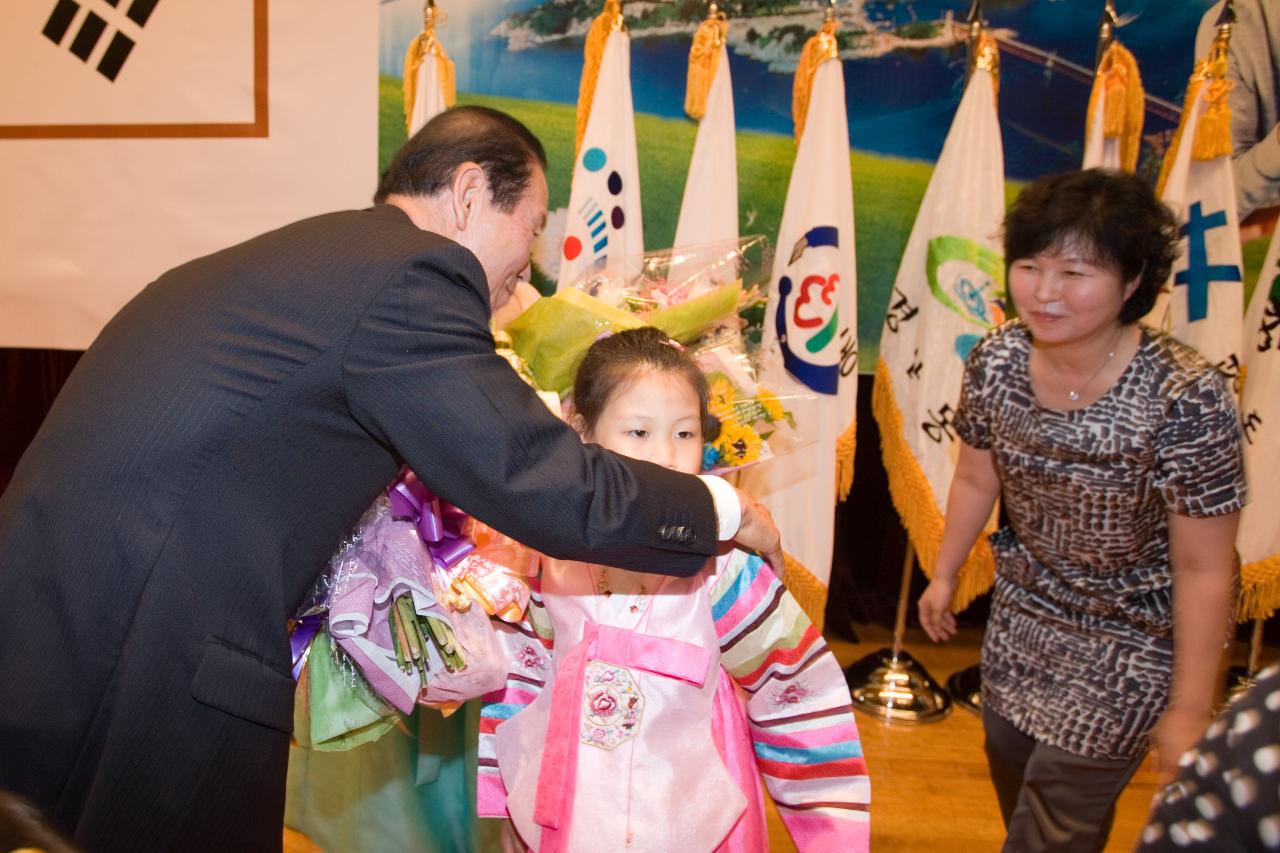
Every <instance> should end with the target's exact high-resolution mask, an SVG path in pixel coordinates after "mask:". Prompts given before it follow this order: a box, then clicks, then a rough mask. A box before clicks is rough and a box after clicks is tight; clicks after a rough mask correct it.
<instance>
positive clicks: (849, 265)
mask: <svg viewBox="0 0 1280 853" xmlns="http://www.w3.org/2000/svg"><path fill="white" fill-rule="evenodd" d="M806 104H807V110H806ZM796 105H797V106H796V109H795V113H796V133H797V136H798V137H799V145H798V147H797V150H796V161H795V165H794V166H793V167H792V171H791V181H790V184H789V185H788V187H787V201H786V205H785V207H784V209H783V213H782V223H781V226H780V227H779V230H778V248H777V255H776V256H775V258H774V264H773V277H772V284H771V290H770V293H769V304H768V308H767V309H766V312H765V334H764V343H763V351H764V356H763V359H762V370H761V374H762V375H761V382H762V384H764V385H765V386H766V387H768V388H769V389H770V390H772V391H774V392H775V393H778V394H780V395H783V396H787V395H792V394H795V395H806V396H805V398H804V399H797V400H796V401H795V404H794V406H793V411H792V414H793V415H794V416H795V420H796V425H797V428H798V429H799V430H800V432H801V433H802V434H804V435H805V436H806V438H812V439H814V440H813V442H812V443H811V444H809V445H807V446H805V447H802V448H801V449H799V450H797V451H795V452H793V453H791V454H788V455H787V456H785V457H782V458H781V459H779V460H775V461H772V462H766V463H763V464H761V465H759V466H757V467H756V468H749V469H747V470H745V471H743V472H742V474H741V475H740V480H739V485H740V486H741V487H742V488H743V489H745V490H746V491H747V492H749V493H750V494H752V495H754V496H756V497H757V498H759V499H760V500H762V501H763V502H764V503H765V504H766V505H767V506H768V507H769V510H770V512H772V513H773V517H774V520H775V521H776V522H777V524H778V527H779V529H780V530H781V531H782V542H783V545H784V547H785V548H786V549H787V551H788V552H789V554H790V555H791V557H792V558H793V559H794V561H795V563H798V564H799V565H796V564H795V563H789V565H788V569H787V572H786V573H785V575H786V576H785V580H786V584H787V587H788V588H789V589H790V590H791V592H792V593H793V594H794V595H795V596H796V598H797V599H798V600H799V601H800V603H801V604H802V605H803V606H804V607H805V610H806V611H807V612H808V613H809V616H810V617H811V618H813V619H814V621H815V622H816V623H817V624H819V625H821V617H822V609H823V606H824V604H825V601H826V590H827V584H828V581H829V579H830V576H831V556H832V548H833V542H834V533H835V505H836V500H837V498H840V499H843V498H844V497H845V496H847V495H848V493H849V487H850V485H851V481H852V476H853V450H854V416H855V414H856V408H857V392H858V381H857V380H858V377H857V366H858V338H857V335H858V321H857V291H856V282H857V272H856V266H855V260H854V231H853V176H852V172H851V170H850V164H849V126H848V121H847V118H846V114H845V94H844V70H843V67H842V63H841V62H840V59H839V55H838V50H837V48H836V43H835V35H834V24H833V23H829V24H827V25H824V29H823V31H822V32H820V33H819V34H818V35H816V36H814V37H813V38H812V39H810V41H809V43H808V44H806V46H805V52H804V54H802V58H801V62H800V68H799V69H798V70H797V71H796Z"/></svg>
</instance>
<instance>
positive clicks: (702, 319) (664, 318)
mask: <svg viewBox="0 0 1280 853" xmlns="http://www.w3.org/2000/svg"><path fill="white" fill-rule="evenodd" d="M741 293H742V282H741V281H740V280H735V281H731V282H728V283H726V284H721V285H719V286H717V287H715V288H713V289H712V290H710V291H708V292H707V293H704V294H702V295H701V296H695V297H693V298H692V299H686V300H685V301H684V302H681V303H679V304H678V305H672V306H670V307H669V308H658V309H656V310H654V311H651V312H649V314H648V316H647V317H646V318H645V319H646V320H648V323H649V325H650V326H656V327H658V328H659V329H661V330H662V331H664V332H666V333H667V335H668V336H670V337H672V338H674V339H676V340H677V341H679V342H680V343H682V344H687V343H692V342H693V340H694V339H695V338H697V337H698V336H699V335H701V334H702V333H703V332H705V331H706V330H707V329H709V328H711V327H712V326H714V325H715V324H716V323H719V322H721V321H722V320H724V319H725V318H726V317H729V316H730V315H731V314H733V313H734V310H735V309H736V308H737V307H738V297H739V296H740V295H741Z"/></svg>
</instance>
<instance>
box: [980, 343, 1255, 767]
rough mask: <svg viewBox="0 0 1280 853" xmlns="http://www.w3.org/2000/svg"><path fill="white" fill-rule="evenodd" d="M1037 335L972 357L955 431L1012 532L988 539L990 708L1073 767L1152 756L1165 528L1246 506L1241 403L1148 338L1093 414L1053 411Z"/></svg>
mask: <svg viewBox="0 0 1280 853" xmlns="http://www.w3.org/2000/svg"><path fill="white" fill-rule="evenodd" d="M1030 355H1031V336H1030V333H1029V332H1028V330H1027V328H1026V327H1025V326H1024V325H1023V324H1022V323H1020V322H1018V321H1012V322H1009V323H1006V324H1004V325H1003V326H1000V327H998V328H996V329H994V330H993V331H992V332H991V333H990V334H989V335H988V336H987V338H986V339H985V340H983V341H982V343H980V344H979V345H978V346H977V347H975V348H974V350H973V352H972V353H971V354H970V356H969V361H968V364H967V366H966V369H965V376H964V384H963V388H962V391H961V398H960V406H959V410H958V412H957V416H956V430H957V432H958V433H959V435H960V437H961V438H962V439H963V440H964V441H965V442H966V443H967V444H969V445H970V446H972V447H975V448H979V449H989V450H991V451H992V452H993V454H994V460H995V466H996V471H997V473H998V474H999V477H1000V484H1001V498H1002V500H1003V502H1004V509H1005V512H1006V514H1007V516H1008V520H1009V524H1008V526H1007V527H1005V528H1003V529H1001V530H999V531H998V532H996V533H995V534H993V536H992V537H991V542H992V547H993V549H994V551H995V555H996V566H997V572H996V586H995V591H994V595H993V598H992V610H991V616H990V618H989V620H988V623H987V632H986V637H985V640H984V642H983V649H982V675H983V695H982V699H983V703H984V707H985V708H988V709H990V710H991V711H993V712H995V713H997V714H999V715H1000V716H1002V717H1004V718H1005V719H1007V720H1008V721H1009V722H1010V723H1011V724H1013V725H1014V727H1016V728H1017V729H1019V730H1020V731H1022V732H1024V733H1026V734H1028V735H1030V736H1031V737H1033V738H1035V739H1036V740H1038V741H1040V742H1042V743H1047V744H1049V745H1052V746H1055V747H1058V748H1060V749H1064V750H1066V751H1068V752H1072V753H1075V754H1077V755H1083V756H1086V757H1088V758H1100V759H1126V758H1131V757H1133V756H1134V755H1137V754H1139V753H1141V752H1142V751H1143V750H1145V749H1146V745H1147V744H1146V736H1147V733H1148V732H1149V731H1150V729H1151V727H1152V726H1153V725H1154V724H1155V722H1156V720H1157V718H1158V717H1159V715H1160V714H1161V713H1162V712H1163V710H1164V707H1165V705H1166V703H1167V699H1168V691H1169V681H1170V676H1171V673H1172V668H1173V644H1172V633H1173V600H1172V583H1173V578H1172V571H1171V568H1170V565H1169V532H1168V519H1167V515H1168V513H1171V512H1172V513H1178V514H1180V515H1186V516H1191V517H1206V516H1214V515H1222V514H1225V513H1229V512H1234V511H1236V510H1239V509H1240V508H1241V507H1243V506H1244V502H1245V489H1244V465H1243V459H1242V456H1241V447H1240V426H1239V419H1238V415H1237V413H1236V408H1235V402H1234V397H1233V395H1232V393H1231V391H1230V390H1229V386H1228V385H1227V382H1226V380H1225V379H1224V377H1223V376H1221V375H1220V374H1219V373H1217V372H1216V371H1215V370H1214V369H1213V368H1212V367H1210V366H1209V365H1208V363H1207V362H1205V361H1204V360H1203V359H1202V358H1201V357H1200V355H1199V354H1198V353H1196V351H1195V350H1193V349H1192V348H1190V347H1188V346H1186V345H1184V344H1181V343H1179V342H1178V341H1176V340H1174V339H1172V338H1169V337H1167V336H1165V335H1160V334H1156V333H1154V332H1152V331H1150V330H1149V329H1146V328H1145V327H1144V328H1143V329H1142V338H1141V342H1140V344H1139V346H1138V350H1137V353H1136V354H1135V355H1134V357H1133V360H1132V361H1131V362H1130V363H1129V365H1128V366H1127V367H1126V369H1125V371H1124V373H1123V374H1121V376H1120V378H1119V379H1118V380H1117V381H1116V382H1115V384H1114V385H1113V386H1112V387H1111V389H1110V390H1109V391H1107V392H1106V393H1105V394H1104V395H1103V396H1102V397H1101V398H1099V399H1098V400H1097V401H1096V402H1094V403H1092V404H1090V405H1088V406H1085V407H1084V408H1081V409H1076V410H1071V411H1064V410H1058V409H1050V408H1046V407H1044V406H1042V405H1040V403H1039V402H1038V401H1037V400H1036V397H1035V393H1034V392H1033V390H1032V388H1031V380H1030V374H1029V373H1028V370H1027V367H1028V361H1029V358H1030Z"/></svg>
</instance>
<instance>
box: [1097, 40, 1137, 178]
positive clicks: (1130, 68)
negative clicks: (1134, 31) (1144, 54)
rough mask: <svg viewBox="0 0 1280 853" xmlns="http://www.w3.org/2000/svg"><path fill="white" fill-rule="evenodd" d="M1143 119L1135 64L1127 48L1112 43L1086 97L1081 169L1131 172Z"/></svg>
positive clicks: (1134, 166)
mask: <svg viewBox="0 0 1280 853" xmlns="http://www.w3.org/2000/svg"><path fill="white" fill-rule="evenodd" d="M1145 115H1146V103H1145V93H1144V92H1143V89H1142V77H1141V75H1139V74H1138V62H1137V60H1136V59H1134V58H1133V54H1132V53H1130V52H1129V50H1128V48H1126V47H1125V46H1124V45H1122V44H1121V43H1120V42H1118V41H1113V42H1112V43H1111V44H1110V45H1109V46H1108V47H1107V49H1106V51H1105V52H1104V53H1103V54H1102V60H1101V61H1100V62H1099V63H1098V70H1097V71H1096V72H1095V74H1094V77H1093V90H1092V91H1091V92H1090V93H1089V108H1088V111H1087V112H1086V113H1085V132H1084V163H1083V167H1084V168H1086V169H1096V168H1101V169H1116V170H1122V171H1125V172H1132V171H1133V170H1134V169H1135V168H1136V167H1137V165H1138V146H1139V145H1140V144H1141V142H1142V122H1143V118H1144V117H1145Z"/></svg>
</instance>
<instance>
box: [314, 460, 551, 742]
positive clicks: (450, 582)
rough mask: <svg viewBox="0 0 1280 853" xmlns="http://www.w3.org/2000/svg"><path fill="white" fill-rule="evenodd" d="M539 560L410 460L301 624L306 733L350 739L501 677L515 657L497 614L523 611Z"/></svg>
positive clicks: (484, 689) (446, 705) (466, 695)
mask: <svg viewBox="0 0 1280 853" xmlns="http://www.w3.org/2000/svg"><path fill="white" fill-rule="evenodd" d="M534 568H535V566H534V565H533V555H532V554H531V553H530V552H528V551H526V550H525V549H523V548H522V547H520V546H518V545H516V544H515V543H514V542H512V541H511V540H509V539H506V538H505V537H502V536H500V535H498V534H497V533H495V532H494V531H492V530H490V529H489V528H487V527H484V526H483V525H481V524H479V523H478V522H475V521H474V520H473V519H471V518H469V517H468V516H466V515H465V514H463V513H462V512H461V511H460V510H458V509H456V508H454V507H452V506H449V505H448V504H446V503H444V502H443V501H441V500H440V499H439V498H438V497H437V496H436V495H434V494H433V493H432V492H431V491H430V490H429V489H427V488H426V486H424V485H423V484H422V483H421V482H420V481H418V479H417V477H415V476H414V474H413V473H412V472H411V471H409V470H408V469H404V470H403V471H402V472H401V474H400V475H399V476H398V477H397V478H396V480H395V482H393V483H392V485H391V486H390V488H389V489H388V490H387V492H386V493H385V494H383V495H381V496H380V497H379V498H378V499H377V500H376V501H375V502H374V504H373V505H372V506H371V507H370V508H369V509H368V510H367V511H366V512H365V514H364V516H363V517H362V518H361V519H360V522H359V524H358V525H357V526H356V530H355V532H354V533H353V534H352V535H351V537H349V538H348V539H347V540H346V541H345V542H344V543H343V544H342V547H340V548H339V549H338V551H337V553H335V554H334V556H333V557H332V558H331V560H330V562H329V566H328V569H327V570H326V571H325V573H324V574H323V575H322V577H321V578H320V580H319V581H318V582H317V584H316V587H315V588H314V589H313V590H312V592H311V594H310V595H309V596H308V601H307V603H306V604H305V605H304V607H303V608H302V609H301V610H300V611H299V615H298V617H297V618H296V619H295V620H294V624H293V625H292V626H291V639H292V642H293V650H294V675H295V677H298V678H299V685H300V687H299V693H300V698H301V699H302V700H304V701H300V702H299V707H300V709H301V713H302V716H303V717H305V719H301V720H298V721H295V730H296V731H297V732H298V735H297V738H298V740H299V742H300V743H302V744H304V745H309V746H311V747H312V748H314V749H331V750H339V749H349V748H351V747H353V746H357V745H359V744H361V743H365V742H368V741H370V740H374V739H376V738H377V737H380V736H381V735H382V734H384V733H385V732H386V731H388V730H389V729H390V728H391V727H392V726H393V725H394V724H395V722H396V720H397V719H398V716H397V714H398V713H402V714H408V713H409V712H411V711H412V710H413V707H414V705H415V704H418V705H426V706H429V707H434V708H438V709H440V710H441V711H442V712H444V713H446V714H448V713H451V712H452V711H453V710H454V709H456V708H457V707H458V706H459V705H460V704H461V703H462V702H463V701H465V700H467V699H471V698H475V697H478V696H482V695H484V694H485V693H488V692H490V691H491V690H494V689H496V688H497V687H500V686H501V685H502V683H503V682H504V680H505V678H506V673H507V665H506V659H505V656H504V655H503V652H502V648H501V646H500V645H499V644H498V640H497V637H496V636H495V634H494V632H493V629H492V627H491V626H490V625H489V616H490V615H495V616H498V617H499V618H505V619H508V620H511V621H519V619H521V618H522V617H523V615H524V609H525V607H526V606H527V605H528V602H529V584H528V581H527V580H526V577H527V576H528V575H529V574H531V573H532V571H533V570H534ZM304 686H305V689H304Z"/></svg>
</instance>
